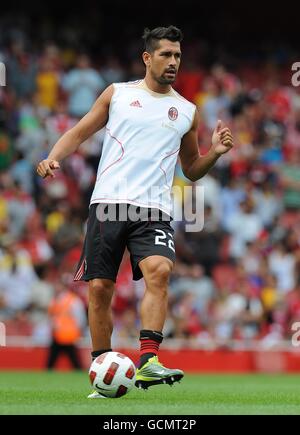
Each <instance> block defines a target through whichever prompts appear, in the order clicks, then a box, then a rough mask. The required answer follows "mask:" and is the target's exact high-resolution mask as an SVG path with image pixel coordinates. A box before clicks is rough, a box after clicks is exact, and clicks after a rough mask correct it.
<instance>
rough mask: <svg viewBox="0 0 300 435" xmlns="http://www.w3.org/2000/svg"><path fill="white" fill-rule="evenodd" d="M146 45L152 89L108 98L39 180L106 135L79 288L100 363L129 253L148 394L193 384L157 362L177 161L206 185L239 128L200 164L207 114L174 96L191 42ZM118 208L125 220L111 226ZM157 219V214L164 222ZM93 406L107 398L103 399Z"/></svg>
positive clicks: (167, 34) (167, 36)
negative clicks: (139, 283) (137, 287)
mask: <svg viewBox="0 0 300 435" xmlns="http://www.w3.org/2000/svg"><path fill="white" fill-rule="evenodd" d="M143 38H144V42H145V50H144V52H143V54H142V57H143V61H144V64H145V67H146V74H145V77H144V79H143V80H139V81H136V82H128V83H115V84H112V85H110V86H109V87H108V88H107V89H105V90H104V92H103V93H102V94H101V95H100V96H99V98H98V99H97V101H96V102H95V104H94V106H93V107H92V108H91V110H90V112H88V113H87V115H85V116H84V117H83V118H82V119H81V120H80V121H79V122H78V124H77V125H75V126H74V127H73V128H72V129H71V130H69V131H68V132H66V133H65V134H64V135H63V136H62V137H61V138H60V139H59V140H58V142H57V143H56V144H55V145H54V147H53V149H52V150H51V152H50V154H49V156H48V158H47V159H45V160H43V161H42V162H40V163H39V165H38V168H37V172H38V174H39V175H40V176H41V177H43V178H45V177H48V176H50V177H53V176H54V171H55V170H57V169H59V167H60V166H59V162H60V161H61V160H62V159H64V158H65V157H67V156H68V155H70V154H71V153H73V152H75V151H76V150H77V148H78V147H79V146H80V144H81V143H82V142H84V141H85V140H86V139H87V138H88V137H90V136H91V135H92V134H94V133H95V132H96V131H98V130H99V129H101V128H103V127H105V129H106V131H105V139H104V143H103V149H102V155H101V159H100V162H99V168H98V174H97V180H96V183H95V188H94V191H93V194H92V197H91V203H90V209H89V219H88V224H87V234H86V239H85V243H84V247H83V252H82V258H81V260H80V263H79V266H78V269H77V272H76V274H75V278H74V279H75V280H85V281H88V282H89V326H90V332H91V338H92V347H93V349H92V358H93V359H95V358H97V357H98V356H99V355H101V354H103V353H105V352H108V351H111V333H112V329H113V324H112V316H111V300H112V296H113V293H114V284H115V281H116V277H117V274H118V269H119V266H120V263H121V260H122V257H123V254H124V250H125V248H126V247H127V248H128V250H129V252H130V258H131V265H132V272H133V279H134V280H139V279H140V278H142V277H144V280H145V286H146V289H145V294H144V297H143V299H142V302H141V307H140V317H141V325H142V329H141V331H140V361H139V364H138V368H137V374H136V386H138V387H140V388H148V387H149V386H152V385H156V384H162V383H167V384H172V383H174V382H175V381H179V380H180V379H181V378H182V377H183V375H184V373H183V371H182V370H179V369H169V368H166V367H164V366H163V365H162V364H161V363H160V362H159V360H158V357H157V354H158V349H159V346H160V343H161V342H162V340H163V333H162V331H163V326H164V322H165V319H166V313H167V306H168V280H169V277H170V274H171V271H172V268H173V264H174V261H175V249H174V243H173V229H172V227H171V226H170V220H171V218H170V214H171V211H170V209H171V207H170V203H171V195H170V193H171V187H172V182H173V176H174V170H175V164H176V161H177V157H178V155H179V157H180V161H181V166H182V170H183V173H184V174H185V176H186V177H187V178H188V179H190V180H192V181H196V180H198V179H199V178H201V177H203V176H204V175H205V174H206V173H207V172H208V170H209V169H210V168H211V167H212V166H213V165H214V164H215V162H216V161H217V160H218V158H219V157H220V156H221V155H222V154H224V153H226V152H227V151H229V150H230V149H231V148H232V146H233V138H232V134H231V132H230V130H229V128H227V127H225V126H223V124H222V122H221V121H218V123H217V125H216V128H215V130H214V132H213V135H212V144H211V147H210V149H209V152H208V153H207V154H206V155H204V156H200V154H199V149H198V143H197V130H198V124H199V115H198V113H197V109H196V107H195V105H194V104H192V103H190V102H189V101H187V100H186V99H185V98H183V97H182V96H180V95H179V94H178V93H177V92H176V91H175V90H174V89H173V88H172V84H173V83H174V82H175V79H176V74H177V72H178V68H179V65H180V59H181V49H180V42H181V41H182V32H181V31H180V30H179V29H177V28H176V27H174V26H169V27H167V28H166V27H158V28H155V29H153V30H149V29H146V30H145V32H144V35H143ZM112 206H114V207H115V210H116V219H103V215H104V214H106V212H107V211H108V210H112ZM109 207H111V208H109ZM122 207H123V208H122ZM124 207H125V208H126V211H127V212H128V213H127V219H126V220H124V219H123V218H122V219H121V218H120V216H121V214H122V210H123V211H124ZM153 210H155V211H157V215H156V216H158V217H157V218H156V219H153V216H152V214H151V213H152V212H153ZM130 211H131V212H132V211H135V212H136V214H139V213H140V211H146V215H147V219H138V220H136V219H135V218H134V219H133V218H130V213H129V212H130ZM108 214H110V212H108ZM89 397H91V398H98V397H102V396H101V394H99V393H96V392H94V393H92V394H91V395H90V396H89Z"/></svg>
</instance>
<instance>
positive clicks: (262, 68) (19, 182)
mask: <svg viewBox="0 0 300 435" xmlns="http://www.w3.org/2000/svg"><path fill="white" fill-rule="evenodd" d="M0 61H2V62H4V63H5V65H6V76H7V86H5V87H0V320H1V321H3V322H4V323H5V325H6V328H7V334H8V337H9V336H27V337H31V338H32V340H33V342H34V343H36V344H45V343H48V342H49V340H50V337H51V322H50V317H49V313H48V307H49V306H50V304H51V303H52V302H53V300H55V298H58V297H59V295H60V294H61V293H62V292H65V293H68V292H71V293H72V294H73V295H75V296H76V298H77V299H76V300H77V303H76V304H77V313H79V314H78V315H79V317H80V319H79V320H80V325H81V326H80V327H81V330H82V336H84V337H88V328H87V321H86V307H87V285H86V283H80V282H79V283H74V282H73V275H74V271H75V268H76V266H77V263H78V260H79V258H80V253H81V248H82V242H83V237H84V230H85V222H86V218H87V213H88V205H89V198H90V195H91V192H92V189H93V185H94V182H95V174H96V170H97V165H98V160H99V155H100V151H101V144H102V139H103V132H102V131H100V132H99V133H97V134H96V135H95V136H93V137H91V138H90V139H89V140H88V141H86V142H85V143H84V144H83V145H82V146H81V147H80V149H79V150H78V152H76V153H75V154H73V155H72V156H70V157H69V158H67V159H66V160H65V161H64V162H63V164H62V168H61V170H60V171H57V174H56V177H55V178H54V179H46V180H42V179H40V178H39V177H37V175H36V172H35V168H36V165H37V163H38V162H39V161H40V160H42V159H43V158H45V157H46V156H47V155H48V153H49V150H50V149H51V148H52V146H53V144H54V143H55V142H56V140H57V139H58V138H59V137H60V136H61V135H62V134H63V133H64V132H66V131H67V130H68V129H70V128H71V127H72V126H73V125H74V124H75V123H76V122H77V121H78V119H80V118H81V117H82V116H83V115H84V114H85V113H87V111H88V110H89V109H90V107H91V105H92V104H93V102H94V101H95V99H96V98H97V96H98V95H99V94H100V93H101V91H102V90H103V89H104V88H105V87H106V86H108V85H109V84H110V83H112V82H119V81H127V80H134V79H137V78H142V77H143V75H144V68H143V64H142V62H141V61H140V59H138V58H137V59H133V60H132V61H131V62H130V63H128V64H124V63H122V62H121V61H120V59H119V58H118V57H117V56H115V55H114V54H113V52H112V53H111V55H109V56H106V58H105V60H103V61H102V62H101V61H98V59H97V61H96V60H95V59H93V57H90V56H89V55H88V54H87V53H84V52H78V51H76V50H72V49H66V48H64V49H62V48H61V47H60V46H58V45H56V44H54V43H45V44H44V45H43V47H42V49H41V50H39V51H38V52H36V51H31V49H30V45H29V46H28V45H26V44H24V38H22V37H16V38H12V39H11V40H10V41H9V43H7V44H4V45H2V47H1V46H0ZM289 73H290V71H289V69H287V68H279V67H278V66H277V64H276V61H275V60H274V59H273V60H270V59H264V60H263V61H261V62H260V63H259V65H251V64H247V62H241V63H240V64H236V65H235V68H232V69H230V68H228V67H227V66H225V65H224V64H220V63H214V64H212V65H210V66H209V67H205V68H204V67H203V66H202V65H201V64H198V63H197V59H196V58H193V56H192V54H191V51H189V56H188V59H187V62H186V63H184V61H183V65H182V69H181V72H180V74H179V76H178V80H177V82H176V86H175V88H176V90H177V91H178V92H179V93H181V94H182V95H183V96H184V97H186V98H187V99H189V100H190V101H193V102H194V103H195V104H197V106H198V109H199V113H200V115H201V123H200V128H199V146H200V151H201V153H202V154H204V153H205V152H207V150H208V148H209V146H210V143H211V134H212V130H213V129H214V128H215V126H216V123H217V120H218V119H222V120H223V121H224V122H225V123H226V124H227V125H228V126H229V127H230V128H231V129H232V132H233V135H234V138H235V147H234V149H233V150H232V151H231V152H230V153H228V154H226V155H224V156H223V157H222V158H221V159H220V160H219V161H218V162H217V164H216V166H215V167H214V168H213V169H212V170H211V171H210V173H209V174H208V175H206V176H205V177H204V178H203V179H201V180H199V181H198V182H196V183H194V185H201V186H204V191H205V210H204V214H205V219H204V228H203V229H202V230H201V231H199V232H196V233H195V232H186V231H185V222H184V221H182V222H176V223H174V227H175V236H176V248H177V262H176V266H175V269H174V273H173V275H172V279H171V282H170V309H169V315H168V319H167V322H166V326H165V330H164V334H165V336H166V337H168V338H173V339H178V340H181V342H185V344H186V345H189V344H190V345H191V346H196V347H201V346H204V347H206V346H208V347H210V346H230V345H231V344H232V343H236V342H237V341H240V342H242V343H243V344H244V345H248V344H249V345H251V344H252V343H254V342H256V341H259V343H260V344H262V345H264V346H265V347H272V346H274V345H277V344H278V343H280V342H281V341H282V340H289V339H290V337H291V325H292V323H293V322H295V321H300V87H299V88H296V87H292V86H291V85H290V82H289V81H288V80H287V76H288V74H289ZM174 184H175V185H177V186H180V187H181V188H184V186H186V185H190V184H192V183H190V182H189V181H188V180H187V179H185V177H184V176H183V174H182V172H181V169H180V164H178V166H177V168H176V173H175V181H174ZM196 200H197V198H196ZM142 295H143V282H142V281H139V282H133V281H132V279H131V269H130V262H129V256H128V253H126V255H125V256H124V260H123V262H122V265H121V269H120V273H119V277H118V281H117V286H116V294H115V297H114V303H113V307H114V318H115V331H114V340H115V342H116V343H117V344H122V343H126V342H127V341H128V340H136V339H137V336H138V330H139V328H140V325H139V318H138V309H139V302H140V299H141V297H142ZM79 307H81V308H79ZM83 313H84V315H83ZM84 316H85V319H84Z"/></svg>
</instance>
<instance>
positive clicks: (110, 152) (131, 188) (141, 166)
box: [91, 80, 196, 215]
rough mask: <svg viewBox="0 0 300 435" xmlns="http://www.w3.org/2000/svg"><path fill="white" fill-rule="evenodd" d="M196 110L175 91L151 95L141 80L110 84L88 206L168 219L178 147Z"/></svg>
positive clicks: (152, 93)
mask: <svg viewBox="0 0 300 435" xmlns="http://www.w3.org/2000/svg"><path fill="white" fill-rule="evenodd" d="M195 109H196V107H195V105H194V104H192V103H190V102H189V101H187V100H186V99H184V98H183V97H181V96H180V95H179V94H178V93H177V92H176V91H174V89H171V91H170V92H169V93H167V94H159V93H156V92H152V91H151V90H150V89H149V88H148V87H147V86H146V84H145V82H144V80H142V81H137V82H128V83H117V84H114V93H113V96H112V99H111V103H110V108H109V118H108V122H107V125H106V127H105V129H106V131H105V137H104V142H103V148H102V154H101V158H100V162H99V167H98V173H97V181H96V184H95V188H94V191H93V194H92V198H91V204H95V203H101V202H102V203H128V204H133V205H136V206H141V207H148V208H158V209H160V210H162V211H163V212H165V213H167V214H169V215H170V214H171V212H172V207H171V206H172V204H171V188H172V183H173V177H174V170H175V165H176V161H177V156H178V152H179V149H180V143H181V139H182V137H183V136H184V135H185V134H186V133H187V132H188V131H189V130H190V128H191V126H192V123H193V119H194V116H195Z"/></svg>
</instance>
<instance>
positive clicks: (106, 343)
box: [88, 278, 114, 351]
mask: <svg viewBox="0 0 300 435" xmlns="http://www.w3.org/2000/svg"><path fill="white" fill-rule="evenodd" d="M113 292H114V282H113V281H111V280H110V279H98V278H97V279H92V280H91V281H89V309H88V317H89V326H90V331H91V338H92V348H93V351H97V350H99V349H109V348H111V334H112V330H113V323H112V312H111V300H112V296H113Z"/></svg>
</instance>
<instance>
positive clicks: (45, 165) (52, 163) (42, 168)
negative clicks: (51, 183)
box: [36, 159, 60, 178]
mask: <svg viewBox="0 0 300 435" xmlns="http://www.w3.org/2000/svg"><path fill="white" fill-rule="evenodd" d="M59 168H60V166H59V163H58V161H57V160H52V159H45V160H42V161H41V162H40V163H39V164H38V167H37V169H36V172H37V173H38V174H39V175H40V176H41V177H43V178H46V177H52V178H53V177H55V175H54V172H53V171H54V170H55V169H59Z"/></svg>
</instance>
